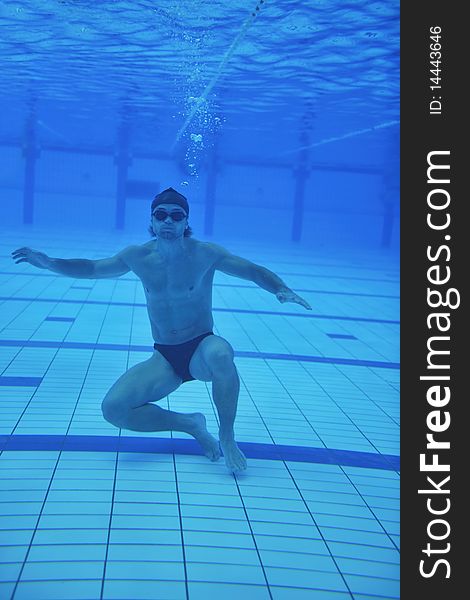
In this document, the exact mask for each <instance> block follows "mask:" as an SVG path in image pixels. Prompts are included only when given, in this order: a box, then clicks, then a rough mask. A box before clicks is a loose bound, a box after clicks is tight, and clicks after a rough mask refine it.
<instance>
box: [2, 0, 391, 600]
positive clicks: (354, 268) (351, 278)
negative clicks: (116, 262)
mask: <svg viewBox="0 0 470 600" xmlns="http://www.w3.org/2000/svg"><path fill="white" fill-rule="evenodd" d="M256 7H258V9H259V10H256ZM253 15H254V16H253ZM0 25H1V31H2V36H1V40H0V57H1V64H2V67H1V68H2V77H1V78H0V111H1V112H0V115H1V119H0V194H1V196H0V233H1V238H0V245H1V252H0V282H1V286H0V303H1V310H0V399H1V402H0V414H1V425H0V450H1V454H0V523H1V527H0V557H1V561H0V562H1V565H0V597H1V598H12V599H14V600H19V599H28V600H29V599H33V598H34V600H38V599H44V600H50V599H54V598H60V599H61V600H65V599H67V600H68V599H72V598H80V599H81V598H83V599H85V598H86V599H101V598H103V599H111V598H119V599H127V600H129V599H132V600H137V599H141V598H142V599H143V598H150V599H153V600H157V599H158V600H161V599H162V600H163V599H164V598H165V599H166V598H173V599H176V600H185V599H189V600H198V599H199V598H208V597H209V598H212V597H217V596H219V595H220V596H223V597H224V598H225V599H226V600H231V599H232V598H239V597H240V596H241V595H243V596H244V597H246V598H247V600H248V599H249V600H251V599H254V600H257V599H258V598H262V599H264V598H266V599H271V600H284V599H285V600H287V599H288V600H290V599H295V600H296V599H304V598H305V599H314V600H343V599H344V600H346V599H353V600H373V599H377V598H380V599H382V600H383V599H392V598H398V597H399V571H398V565H399V504H398V491H399V485H398V484H399V457H398V454H399V445H398V443H399V442H398V440H399V405H398V393H399V392H398V390H399V272H398V258H399V256H398V255H399V200H398V185H399V168H398V158H399V157H398V144H399V137H398V136H399V130H398V121H399V4H398V2H384V1H383V2H367V3H366V2H364V1H363V0H360V1H357V2H339V1H338V0H324V1H321V0H320V1H315V2H313V1H312V2H303V3H301V2H293V1H289V0H278V1H274V0H272V1H271V0H267V1H266V2H259V3H258V4H257V3H256V1H254V2H247V1H246V0H244V1H243V2H242V1H241V0H236V1H233V2H230V3H225V2H221V1H214V2H210V3H202V2H197V1H196V0H194V1H193V0H182V1H176V0H174V1H167V2H159V3H157V2H151V1H140V2H129V1H124V0H123V1H114V0H113V1H111V0H104V1H101V2H91V1H88V0H76V1H72V0H54V1H52V0H47V1H45V0H43V1H41V2H39V1H33V0H18V1H16V2H9V1H5V2H3V3H2V4H1V5H0ZM168 186H172V187H174V188H176V189H178V190H179V191H180V192H182V193H183V194H185V195H186V196H187V197H188V199H189V202H190V207H191V213H190V224H191V227H192V229H193V231H194V237H195V238H197V239H201V240H207V241H212V242H216V243H218V244H221V245H222V246H225V247H227V248H228V249H229V250H230V251H232V252H234V253H235V254H239V255H241V256H244V257H246V258H248V259H250V260H252V261H254V262H256V263H259V264H261V265H264V266H265V267H267V268H268V269H270V270H272V271H273V272H275V273H277V274H278V275H279V276H280V277H282V279H283V280H284V281H285V282H286V283H287V284H288V285H289V286H290V287H291V288H293V289H294V290H295V291H296V292H297V293H298V294H300V295H301V296H302V297H304V298H305V299H306V300H307V301H308V302H309V303H310V304H311V306H312V311H311V312H310V311H305V310H304V309H303V308H302V307H300V306H298V305H295V304H280V303H279V302H278V301H277V299H276V298H275V296H273V295H272V294H270V293H268V292H266V291H264V290H262V289H260V288H258V287H257V286H256V285H255V284H254V283H252V282H251V281H246V280H241V279H237V278H234V277H230V276H228V275H225V274H223V273H218V274H217V276H216V279H215V283H214V294H213V296H214V298H213V306H214V320H215V333H216V334H218V335H220V336H222V337H224V338H226V339H227V340H229V341H230V343H231V345H232V346H233V348H234V350H235V362H236V365H237V369H238V371H239V375H240V380H241V391H240V397H239V403H238V412H237V420H236V434H237V440H238V441H239V444H240V447H241V448H242V450H243V451H244V453H245V454H246V456H247V458H248V463H249V467H248V470H247V471H246V472H245V473H243V474H236V475H231V474H229V473H228V472H227V470H226V468H225V467H224V464H223V461H219V462H217V463H210V462H208V461H207V459H206V458H205V457H203V456H202V455H201V454H200V452H199V448H198V446H197V444H196V442H194V440H193V439H192V438H191V437H190V436H189V435H186V434H183V433H178V432H173V433H172V432H163V433H162V432H157V433H148V432H146V433H139V432H135V431H130V430H124V429H122V430H120V429H118V428H116V427H114V426H113V425H111V424H110V423H108V422H106V421H105V420H104V419H103V416H102V414H101V409H100V405H101V401H102V399H103V397H104V395H105V394H106V391H107V390H108V389H109V387H110V386H111V385H112V384H113V382H114V381H115V380H116V379H117V378H118V377H119V376H120V375H121V374H122V373H123V372H125V371H126V369H128V368H130V367H131V366H133V365H135V364H137V363H139V362H141V361H143V360H145V359H146V358H148V356H149V355H150V352H151V348H152V344H153V340H152V338H151V332H150V326H149V323H148V317H147V313H146V308H145V296H144V293H143V290H142V286H141V284H140V282H139V280H138V279H137V277H136V276H135V274H133V273H132V272H131V273H128V274H126V275H124V276H122V277H120V278H116V279H105V280H84V279H73V278H67V277H63V276H59V275H57V274H55V273H53V272H50V271H45V270H38V269H36V268H34V267H32V266H31V265H28V264H26V263H22V264H19V265H15V263H14V262H13V261H12V260H11V258H10V252H11V251H12V250H14V249H15V248H17V247H20V246H31V247H33V248H36V249H39V250H42V251H44V252H46V253H48V254H49V255H50V256H56V257H62V258H72V257H83V258H89V259H97V258H103V257H106V256H111V255H113V254H114V253H115V252H117V251H118V250H119V249H121V248H122V247H124V246H127V245H129V244H142V243H145V242H146V241H147V240H148V239H149V238H148V233H147V227H148V222H149V208H150V202H151V200H152V198H153V196H154V195H155V194H156V193H157V192H159V191H161V190H162V189H164V188H166V187H168ZM161 405H162V406H163V407H164V408H171V409H172V410H176V411H181V412H193V411H195V410H198V411H201V412H203V413H204V414H205V415H206V418H207V422H208V428H209V430H210V431H211V432H212V433H214V434H215V433H216V431H217V428H218V415H217V411H216V410H215V406H214V403H213V400H212V389H211V385H210V383H204V382H201V381H193V382H190V383H187V384H185V385H183V386H181V387H180V388H179V389H178V390H176V391H175V392H173V393H172V394H170V395H169V396H168V397H167V398H166V399H165V400H163V401H161ZM196 407H197V408H196Z"/></svg>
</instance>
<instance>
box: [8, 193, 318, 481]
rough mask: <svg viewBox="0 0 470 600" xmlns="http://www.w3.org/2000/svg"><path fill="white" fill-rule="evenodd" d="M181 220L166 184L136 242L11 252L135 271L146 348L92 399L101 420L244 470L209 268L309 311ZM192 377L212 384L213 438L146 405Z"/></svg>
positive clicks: (88, 267)
mask: <svg viewBox="0 0 470 600" xmlns="http://www.w3.org/2000/svg"><path fill="white" fill-rule="evenodd" d="M188 217H189V205H188V201H187V199H186V198H185V197H184V196H183V195H182V194H180V193H178V192H177V191H176V190H174V189H173V188H171V187H170V188H168V189H166V190H164V191H163V192H161V193H160V194H158V195H157V196H156V197H155V198H154V200H153V202H152V206H151V224H150V228H149V231H150V233H151V234H152V236H153V237H154V238H155V239H152V240H151V241H149V242H147V243H145V244H142V245H140V246H129V247H127V248H125V249H124V250H122V251H121V252H119V253H118V254H116V255H115V256H113V257H110V258H104V259H101V260H88V259H61V258H50V257H49V256H47V255H46V254H44V253H42V252H37V251H35V250H32V249H31V248H26V247H25V248H19V249H18V250H15V251H14V252H13V253H12V256H13V259H14V260H15V261H16V263H17V264H18V263H21V262H28V263H30V264H31V265H34V266H35V267H39V268H41V269H48V270H50V271H54V272H55V273H60V274H62V275H67V276H69V277H75V278H83V279H102V278H107V277H119V276H121V275H124V274H125V273H128V272H129V271H132V272H133V273H135V274H136V275H137V277H138V278H139V279H140V280H141V281H142V284H143V287H144V291H145V296H146V299H147V310H148V315H149V318H150V325H151V328H152V335H153V339H154V342H155V344H154V353H153V355H152V356H151V357H150V358H149V359H148V360H145V361H143V362H141V363H139V364H137V365H135V366H134V367H132V368H131V369H129V370H128V371H126V372H125V373H124V374H123V375H122V376H121V377H120V378H119V379H118V380H117V381H116V383H114V385H113V386H112V387H111V389H110V390H109V391H108V393H107V394H106V396H105V398H104V400H103V403H102V405H101V408H102V411H103V416H104V418H105V419H106V420H107V421H109V422H110V423H112V424H113V425H115V426H116V427H121V428H123V429H131V430H133V431H183V432H185V433H188V434H190V435H192V436H193V437H194V438H195V439H196V440H197V441H198V442H199V444H200V445H201V447H202V449H203V452H204V454H205V455H206V456H207V457H208V458H209V459H210V460H212V461H216V460H218V459H219V458H220V455H221V453H220V448H221V449H222V452H223V455H224V458H225V462H226V465H227V467H228V469H229V470H230V471H241V470H244V469H246V466H247V464H246V458H245V456H244V454H243V453H242V452H241V450H240V449H239V448H238V446H237V444H236V442H235V434H234V428H233V426H234V422H235V416H236V412H237V403H238V394H239V389H240V380H239V377H238V373H237V369H236V367H235V364H234V362H233V356H234V352H233V349H232V347H231V345H230V344H229V343H228V342H227V340H225V339H224V338H222V337H219V336H217V335H215V334H214V333H213V332H212V329H213V325H214V321H213V317H212V285H213V279H214V273H215V271H222V272H223V273H227V274H228V275H233V276H234V277H240V278H242V279H248V280H250V281H253V282H254V283H256V284H257V285H258V286H259V287H261V288H263V289H264V290H267V291H268V292H271V293H272V294H275V295H276V297H277V299H278V300H279V301H280V302H282V303H284V302H295V303H297V304H300V305H301V306H303V307H305V308H306V309H308V310H311V307H310V305H309V304H308V303H307V302H306V301H305V300H303V299H302V298H301V297H300V296H298V295H297V294H295V293H294V292H293V291H292V290H291V289H289V288H288V287H287V286H286V284H285V283H284V282H283V281H282V280H281V279H280V278H279V277H278V276H277V275H275V274H274V273H273V272H271V271H269V270H268V269H266V268H264V267H262V266H260V265H257V264H254V263H252V262H250V261H249V260H245V259H244V258H241V257H239V256H235V255H233V254H231V253H230V252H228V251H227V250H225V249H224V248H222V247H221V246H217V245H216V244H212V243H208V242H200V241H198V240H195V239H192V238H191V229H190V227H189V225H188ZM194 379H199V380H200V381H211V382H212V396H213V399H214V403H215V405H216V408H217V412H218V415H219V423H220V426H219V440H217V439H216V438H214V437H213V436H212V435H211V434H210V433H209V432H208V431H207V427H206V419H205V417H204V415H203V414H202V413H198V412H195V413H189V414H183V413H178V412H173V411H170V410H165V409H163V408H161V407H160V406H156V405H155V404H153V402H157V401H158V400H161V399H162V398H165V396H167V395H168V394H170V393H171V392H174V391H175V390H176V389H177V388H178V387H179V386H180V385H181V384H182V383H184V382H186V381H191V380H194ZM219 443H220V447H219Z"/></svg>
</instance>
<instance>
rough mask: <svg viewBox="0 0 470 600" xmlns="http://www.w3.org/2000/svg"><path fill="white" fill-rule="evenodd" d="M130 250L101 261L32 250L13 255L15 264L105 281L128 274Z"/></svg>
mask: <svg viewBox="0 0 470 600" xmlns="http://www.w3.org/2000/svg"><path fill="white" fill-rule="evenodd" d="M129 250H130V249H129V248H126V249H124V250H122V251H121V252H119V253H118V254H116V255H115V256H112V257H110V258H103V259H100V260H89V259H86V258H52V257H50V256H47V254H44V253H43V252H38V251H36V250H32V249H31V248H26V247H25V248H19V249H18V250H15V251H14V252H13V253H12V256H13V260H15V262H16V263H17V264H18V263H21V262H27V263H29V264H31V265H33V266H35V267H38V268H40V269H47V270H49V271H53V272H54V273H60V274H61V275H67V276H68V277H75V278H77V279H104V278H106V277H119V276H120V275H124V273H128V272H129V271H130V267H129V264H128V261H127V260H126V259H127V258H128V256H129Z"/></svg>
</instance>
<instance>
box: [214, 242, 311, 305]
mask: <svg viewBox="0 0 470 600" xmlns="http://www.w3.org/2000/svg"><path fill="white" fill-rule="evenodd" d="M215 268H216V269H217V270H218V271H222V272H223V273H226V274H227V275H233V276H234V277H241V278H242V279H248V280H250V281H253V283H256V285H259V287H261V288H263V290H267V291H268V292H271V293H272V294H275V295H276V298H277V299H278V300H279V302H282V303H284V302H295V303H296V304H300V305H301V306H303V307H304V308H306V309H308V310H312V307H311V306H310V304H309V303H308V302H307V301H306V300H304V299H303V298H301V297H300V296H298V295H297V294H296V293H295V292H293V291H292V290H291V289H290V288H289V287H287V285H286V284H285V283H284V281H282V279H281V278H280V277H278V276H277V275H276V273H273V272H272V271H270V270H269V269H266V267H262V266H261V265H257V264H255V263H253V262H251V261H249V260H246V259H245V258H241V257H240V256H235V255H234V254H230V253H228V252H224V253H221V256H220V257H219V259H218V261H217V262H216V264H215Z"/></svg>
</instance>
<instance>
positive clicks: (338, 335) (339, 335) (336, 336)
mask: <svg viewBox="0 0 470 600" xmlns="http://www.w3.org/2000/svg"><path fill="white" fill-rule="evenodd" d="M326 335H327V336H328V337H330V338H332V339H333V340H357V337H356V336H355V335H349V334H346V333H327V334H326Z"/></svg>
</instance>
